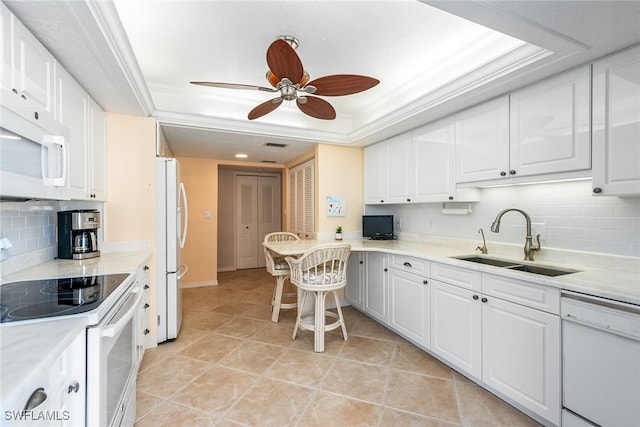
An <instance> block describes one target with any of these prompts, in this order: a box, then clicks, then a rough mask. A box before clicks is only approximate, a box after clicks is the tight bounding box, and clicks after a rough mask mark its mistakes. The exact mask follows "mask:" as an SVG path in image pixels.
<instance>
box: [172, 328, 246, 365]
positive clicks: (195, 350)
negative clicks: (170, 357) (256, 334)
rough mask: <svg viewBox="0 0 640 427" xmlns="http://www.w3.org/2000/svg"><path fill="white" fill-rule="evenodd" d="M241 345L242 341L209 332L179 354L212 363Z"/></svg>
mask: <svg viewBox="0 0 640 427" xmlns="http://www.w3.org/2000/svg"><path fill="white" fill-rule="evenodd" d="M243 343H244V341H242V340H241V339H238V338H234V337H229V336H226V335H220V334H217V333H215V332H209V333H207V334H206V335H205V336H204V337H203V338H202V339H201V340H199V341H197V342H196V343H194V344H192V345H190V346H188V347H185V348H184V349H182V350H181V351H180V352H179V354H181V355H183V356H189V357H193V358H194V359H198V360H202V361H204V362H211V363H214V362H218V361H219V360H221V359H222V358H223V357H225V356H226V355H227V354H229V353H230V352H231V351H233V350H235V349H236V348H238V347H240V346H241V345H242V344H243Z"/></svg>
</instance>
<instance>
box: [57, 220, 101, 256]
mask: <svg viewBox="0 0 640 427" xmlns="http://www.w3.org/2000/svg"><path fill="white" fill-rule="evenodd" d="M99 228H100V212H98V211H97V210H75V211H61V212H58V258H63V259H86V258H95V257H98V256H100V251H99V250H98V229H99Z"/></svg>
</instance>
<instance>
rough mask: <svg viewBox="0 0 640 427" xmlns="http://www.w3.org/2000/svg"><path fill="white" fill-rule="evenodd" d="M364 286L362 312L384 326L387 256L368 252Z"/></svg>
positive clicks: (386, 299)
mask: <svg viewBox="0 0 640 427" xmlns="http://www.w3.org/2000/svg"><path fill="white" fill-rule="evenodd" d="M365 269H366V278H367V280H366V286H365V294H364V296H365V301H364V303H365V305H364V311H365V312H366V313H367V314H369V315H370V316H371V317H374V318H376V319H378V320H380V321H381V322H383V323H384V324H387V323H388V322H389V310H388V293H387V270H388V269H387V255H386V254H384V253H378V252H370V253H368V254H367V259H366V261H365Z"/></svg>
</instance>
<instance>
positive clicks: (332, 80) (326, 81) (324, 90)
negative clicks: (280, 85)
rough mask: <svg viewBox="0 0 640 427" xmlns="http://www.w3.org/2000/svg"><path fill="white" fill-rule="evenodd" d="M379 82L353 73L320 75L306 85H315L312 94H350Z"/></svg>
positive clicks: (369, 87)
mask: <svg viewBox="0 0 640 427" xmlns="http://www.w3.org/2000/svg"><path fill="white" fill-rule="evenodd" d="M378 83H380V80H378V79H374V78H372V77H367V76H358V75H355V74H335V75H332V76H325V77H320V78H317V79H315V80H312V81H310V82H309V83H307V86H315V88H316V89H317V90H316V91H315V92H314V95H321V96H342V95H351V94H354V93H358V92H363V91H365V90H367V89H371V88H372V87H374V86H375V85H377V84H378Z"/></svg>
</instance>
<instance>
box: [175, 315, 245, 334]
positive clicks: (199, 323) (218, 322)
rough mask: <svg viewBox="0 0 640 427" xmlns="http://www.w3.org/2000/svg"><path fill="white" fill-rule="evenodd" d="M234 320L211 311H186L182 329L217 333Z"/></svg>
mask: <svg viewBox="0 0 640 427" xmlns="http://www.w3.org/2000/svg"><path fill="white" fill-rule="evenodd" d="M233 319H234V317H233V316H228V315H226V314H222V313H215V312H211V311H185V313H184V315H183V317H182V327H183V328H189V329H191V328H193V329H199V330H202V331H215V330H216V329H218V328H219V327H220V326H222V325H224V324H225V323H227V322H229V321H230V320H233ZM181 333H182V332H181Z"/></svg>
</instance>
